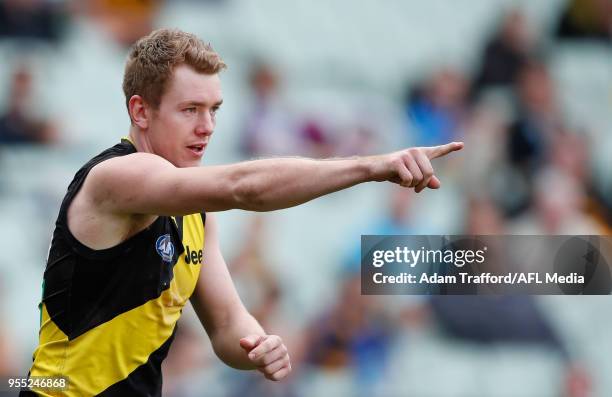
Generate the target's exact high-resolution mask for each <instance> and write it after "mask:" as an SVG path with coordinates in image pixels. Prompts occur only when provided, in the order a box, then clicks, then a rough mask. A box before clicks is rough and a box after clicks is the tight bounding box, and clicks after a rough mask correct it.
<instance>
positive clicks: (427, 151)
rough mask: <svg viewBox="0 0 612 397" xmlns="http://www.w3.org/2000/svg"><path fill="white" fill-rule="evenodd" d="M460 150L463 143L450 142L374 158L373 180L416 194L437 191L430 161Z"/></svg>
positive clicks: (435, 178)
mask: <svg viewBox="0 0 612 397" xmlns="http://www.w3.org/2000/svg"><path fill="white" fill-rule="evenodd" d="M462 148H463V142H451V143H447V144H446V145H440V146H431V147H414V148H410V149H405V150H401V151H399V152H394V153H390V154H386V155H382V156H376V157H375V158H374V159H375V161H374V165H373V168H372V169H373V173H374V178H373V179H374V180H377V181H390V182H393V183H397V184H399V185H401V186H404V187H411V188H414V191H415V192H417V193H419V192H420V191H421V190H423V189H425V188H426V187H428V188H430V189H437V188H439V187H440V180H439V179H438V178H437V177H436V176H435V174H434V170H433V168H432V166H431V162H430V160H432V159H435V158H438V157H442V156H445V155H447V154H449V153H451V152H454V151H456V150H460V149H462Z"/></svg>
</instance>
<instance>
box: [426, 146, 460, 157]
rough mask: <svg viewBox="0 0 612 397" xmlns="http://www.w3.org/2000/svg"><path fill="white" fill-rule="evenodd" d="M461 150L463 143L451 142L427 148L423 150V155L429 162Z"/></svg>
mask: <svg viewBox="0 0 612 397" xmlns="http://www.w3.org/2000/svg"><path fill="white" fill-rule="evenodd" d="M461 149H463V142H451V143H447V144H446V145H440V146H431V147H427V148H425V154H427V157H428V158H429V159H430V160H431V159H435V158H438V157H442V156H446V155H447V154H449V153H451V152H454V151H456V150H461Z"/></svg>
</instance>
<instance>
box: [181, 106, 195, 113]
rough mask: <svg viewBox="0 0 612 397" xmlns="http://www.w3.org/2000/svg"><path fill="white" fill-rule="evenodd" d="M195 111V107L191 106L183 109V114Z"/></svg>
mask: <svg viewBox="0 0 612 397" xmlns="http://www.w3.org/2000/svg"><path fill="white" fill-rule="evenodd" d="M197 111H198V109H197V108H196V107H195V106H191V107H188V108H185V109H183V112H185V113H196V112H197Z"/></svg>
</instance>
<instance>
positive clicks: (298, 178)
mask: <svg viewBox="0 0 612 397" xmlns="http://www.w3.org/2000/svg"><path fill="white" fill-rule="evenodd" d="M232 167H233V169H231V170H230V173H231V177H230V179H231V180H233V181H234V182H235V185H234V186H235V190H234V192H235V198H236V201H237V203H238V206H239V208H241V209H247V210H252V211H272V210H276V209H282V208H288V207H293V206H296V205H299V204H302V203H305V202H307V201H310V200H312V199H314V198H317V197H320V196H323V195H326V194H329V193H332V192H336V191H338V190H342V189H346V188H348V187H351V186H354V185H356V184H359V183H362V182H366V181H369V180H372V179H373V173H372V167H371V161H370V159H369V158H365V157H357V158H350V159H337V160H313V159H305V158H275V159H264V160H255V161H249V162H245V163H240V164H235V165H234V166H232Z"/></svg>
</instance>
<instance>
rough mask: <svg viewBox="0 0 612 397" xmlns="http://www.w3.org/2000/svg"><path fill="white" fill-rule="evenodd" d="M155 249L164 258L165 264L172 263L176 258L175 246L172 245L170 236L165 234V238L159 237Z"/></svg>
mask: <svg viewBox="0 0 612 397" xmlns="http://www.w3.org/2000/svg"><path fill="white" fill-rule="evenodd" d="M155 249H156V250H157V253H158V254H159V256H161V257H162V259H163V260H164V262H172V257H173V256H174V244H172V239H171V238H170V235H169V234H164V235H163V236H159V237H158V238H157V241H156V242H155Z"/></svg>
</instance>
